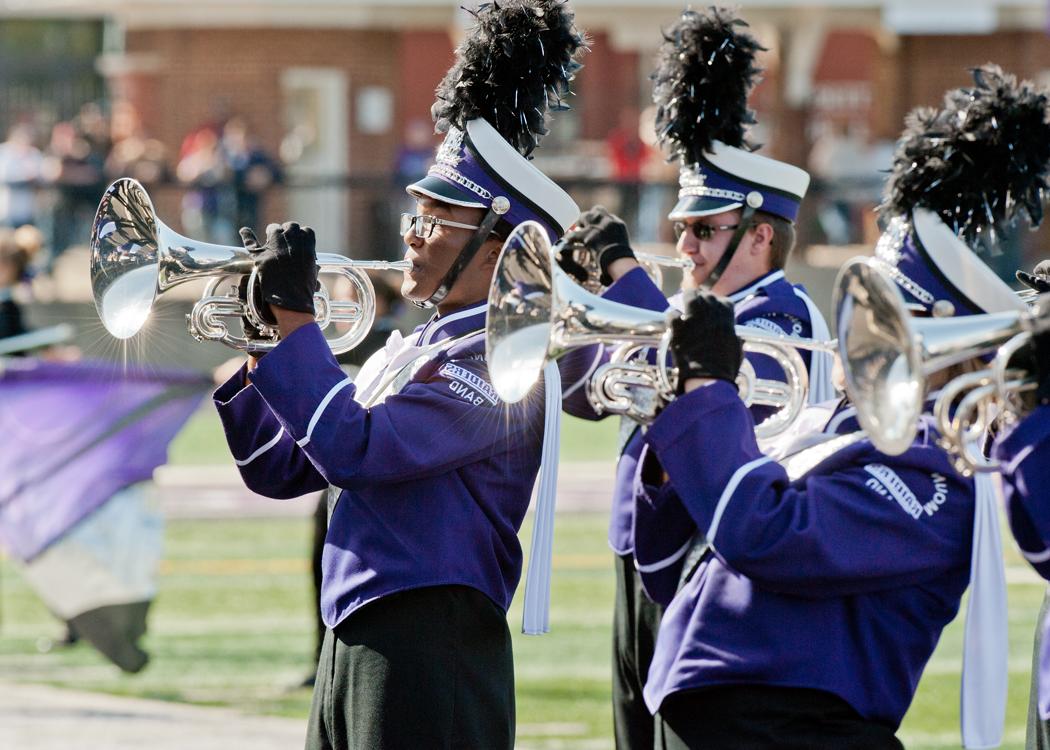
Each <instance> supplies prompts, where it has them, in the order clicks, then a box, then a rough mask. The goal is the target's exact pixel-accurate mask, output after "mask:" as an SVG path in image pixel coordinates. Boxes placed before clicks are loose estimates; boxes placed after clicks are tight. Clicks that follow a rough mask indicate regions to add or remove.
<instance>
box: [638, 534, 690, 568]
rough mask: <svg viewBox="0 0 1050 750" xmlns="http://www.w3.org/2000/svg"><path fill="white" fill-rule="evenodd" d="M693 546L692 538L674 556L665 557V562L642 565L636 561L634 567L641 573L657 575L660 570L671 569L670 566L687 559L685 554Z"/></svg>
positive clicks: (659, 561)
mask: <svg viewBox="0 0 1050 750" xmlns="http://www.w3.org/2000/svg"><path fill="white" fill-rule="evenodd" d="M692 546H693V538H692V537H690V538H689V539H687V540H686V541H685V544H683V545H682V546H681V547H679V548H678V549H677V550H675V552H674V554H672V555H671V556H669V557H665V558H664V559H663V560H658V561H657V562H654V563H649V564H648V565H642V564H641V563H640V562H638V560H637V559H635V561H634V567H635V568H637V569H638V572H639V573H655V572H656V571H658V570H663V569H664V568H669V567H670V566H672V565H674V564H675V563H676V562H678V561H679V560H681V559H682V558H683V557H685V553H686V552H688V551H689V548H690V547H692Z"/></svg>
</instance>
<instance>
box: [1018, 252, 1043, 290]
mask: <svg viewBox="0 0 1050 750" xmlns="http://www.w3.org/2000/svg"><path fill="white" fill-rule="evenodd" d="M1015 276H1017V280H1018V281H1020V282H1021V283H1022V284H1024V285H1025V286H1026V287H1028V288H1029V289H1034V290H1035V291H1037V292H1039V293H1040V294H1046V293H1047V292H1050V260H1044V261H1043V262H1041V263H1040V264H1039V265H1037V266H1036V267H1035V268H1033V269H1032V272H1031V273H1028V272H1027V271H1017V273H1016V274H1015Z"/></svg>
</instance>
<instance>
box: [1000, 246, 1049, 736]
mask: <svg viewBox="0 0 1050 750" xmlns="http://www.w3.org/2000/svg"><path fill="white" fill-rule="evenodd" d="M1048 266H1050V263H1048V262H1047V261H1043V263H1040V264H1039V266H1037V267H1036V269H1035V272H1034V273H1032V274H1028V273H1024V272H1022V271H1018V273H1017V276H1018V278H1019V279H1021V280H1022V281H1024V283H1025V284H1027V285H1028V286H1030V287H1031V288H1032V289H1035V290H1036V291H1038V292H1040V293H1042V294H1045V293H1047V292H1050V273H1047V272H1050V267H1048ZM1032 362H1033V363H1034V365H1035V372H1034V375H1035V378H1036V381H1037V382H1038V387H1037V389H1036V394H1035V404H1036V406H1035V409H1033V410H1032V412H1031V413H1029V414H1028V415H1026V416H1025V417H1024V419H1022V420H1021V421H1020V422H1018V423H1017V424H1016V425H1014V426H1013V427H1012V429H1009V430H1007V431H1004V432H1003V434H1001V435H999V437H998V439H997V441H996V443H995V445H994V446H993V455H994V456H995V458H996V459H997V460H998V461H999V462H1000V463H1001V465H1002V476H1003V480H1004V481H1003V488H1004V495H1005V499H1006V517H1007V519H1008V520H1009V522H1010V530H1011V531H1012V532H1013V535H1014V539H1016V540H1017V545H1018V548H1019V549H1020V550H1021V555H1022V556H1024V558H1025V559H1026V560H1027V561H1028V562H1029V563H1030V564H1031V566H1032V567H1033V568H1035V570H1036V571H1037V572H1038V573H1039V575H1041V576H1042V577H1043V578H1045V579H1047V580H1048V581H1050V502H1048V498H1047V492H1046V490H1045V488H1046V487H1048V486H1050V333H1046V332H1044V333H1041V334H1037V335H1036V336H1034V337H1033V340H1032ZM1038 622H1039V625H1038V626H1037V628H1036V636H1035V647H1034V649H1033V654H1032V685H1031V692H1030V694H1029V698H1028V727H1027V746H1028V747H1030V748H1035V750H1045V748H1050V636H1048V634H1047V629H1048V628H1050V589H1048V592H1047V595H1046V596H1045V597H1044V599H1043V606H1042V609H1041V610H1040V612H1039V620H1038Z"/></svg>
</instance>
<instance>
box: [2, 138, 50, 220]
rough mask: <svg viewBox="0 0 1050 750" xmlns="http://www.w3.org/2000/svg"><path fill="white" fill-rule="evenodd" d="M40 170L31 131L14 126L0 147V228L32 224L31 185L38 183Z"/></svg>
mask: <svg viewBox="0 0 1050 750" xmlns="http://www.w3.org/2000/svg"><path fill="white" fill-rule="evenodd" d="M42 166H43V154H41V153H40V150H39V149H38V148H37V147H36V146H34V145H33V129H32V128H31V127H30V126H29V125H25V124H21V125H15V126H14V127H13V128H11V130H10V132H9V133H8V136H7V140H6V141H4V142H3V143H0V227H3V226H6V227H17V226H21V225H22V224H31V223H32V222H33V219H34V213H35V210H34V209H35V203H36V201H35V197H34V193H33V183H34V182H36V181H37V180H39V179H40V172H41V167H42Z"/></svg>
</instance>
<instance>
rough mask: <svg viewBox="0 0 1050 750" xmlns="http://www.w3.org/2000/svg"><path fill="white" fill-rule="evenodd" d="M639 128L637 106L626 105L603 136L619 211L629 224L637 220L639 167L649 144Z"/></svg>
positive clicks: (640, 171)
mask: <svg viewBox="0 0 1050 750" xmlns="http://www.w3.org/2000/svg"><path fill="white" fill-rule="evenodd" d="M640 129H641V122H640V115H639V112H638V109H637V108H636V107H625V108H624V109H623V110H621V111H620V122H619V124H618V125H617V126H616V127H615V128H613V129H612V130H611V131H610V132H609V135H608V136H606V139H605V147H606V151H607V153H608V157H609V163H610V164H611V166H612V179H613V181H614V182H615V183H616V184H617V185H618V187H619V190H620V210H619V214H620V217H621V218H622V219H623V220H624V221H625V222H626V223H627V225H628V226H631V227H633V226H636V225H637V223H638V201H639V196H640V190H641V182H642V168H643V167H644V165H645V162H646V159H647V158H648V156H649V147H648V146H647V145H645V141H643V140H642V137H641V133H640Z"/></svg>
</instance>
